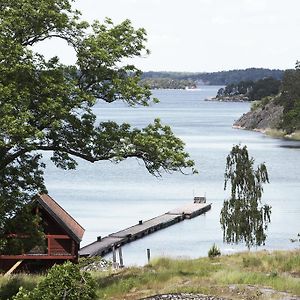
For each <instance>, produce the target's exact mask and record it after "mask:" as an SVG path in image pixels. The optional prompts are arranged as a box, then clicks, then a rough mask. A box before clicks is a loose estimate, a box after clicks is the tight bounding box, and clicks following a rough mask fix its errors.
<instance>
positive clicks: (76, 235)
mask: <svg viewBox="0 0 300 300" xmlns="http://www.w3.org/2000/svg"><path fill="white" fill-rule="evenodd" d="M36 201H37V202H38V203H39V204H40V205H41V206H42V207H43V208H44V209H45V210H46V211H47V212H48V213H49V214H50V215H51V216H52V217H53V218H54V220H55V221H56V222H57V223H58V224H60V226H62V227H63V229H64V230H65V231H66V232H67V233H68V234H69V235H70V236H71V237H72V238H73V239H74V240H75V241H77V242H78V243H80V241H81V240H82V236H83V234H84V231H85V230H84V228H83V227H82V226H81V225H80V224H79V223H78V222H76V221H75V220H74V219H73V218H72V217H71V216H70V215H69V214H68V213H67V212H66V211H65V210H64V209H63V208H62V207H61V206H60V205H59V204H58V203H57V202H56V201H55V200H54V199H53V198H51V197H50V196H49V195H47V194H39V195H37V198H36Z"/></svg>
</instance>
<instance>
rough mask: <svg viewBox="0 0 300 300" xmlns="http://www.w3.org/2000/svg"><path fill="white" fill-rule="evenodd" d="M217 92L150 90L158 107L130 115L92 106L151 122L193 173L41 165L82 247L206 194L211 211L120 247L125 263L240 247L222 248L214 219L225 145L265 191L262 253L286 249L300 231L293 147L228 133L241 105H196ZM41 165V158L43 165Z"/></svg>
mask: <svg viewBox="0 0 300 300" xmlns="http://www.w3.org/2000/svg"><path fill="white" fill-rule="evenodd" d="M218 88H219V87H217V86H207V87H202V89H200V90H196V91H185V90H156V91H154V92H153V94H154V96H155V97H158V98H159V99H160V101H161V102H160V103H159V104H157V105H153V106H151V107H148V108H144V107H138V108H130V107H127V106H126V105H125V104H123V103H113V104H106V103H99V104H98V105H97V106H96V107H95V113H96V115H97V117H98V120H99V121H104V120H114V121H117V122H119V123H121V122H129V123H131V124H133V125H134V126H137V127H142V126H146V125H147V124H149V123H150V122H151V121H152V120H153V119H154V118H157V117H159V118H161V120H162V122H164V123H167V124H169V125H171V126H172V128H173V131H174V132H175V133H176V135H178V136H179V137H180V138H182V139H183V140H184V141H185V143H186V149H187V151H188V152H189V153H190V155H191V157H192V158H193V159H194V160H195V162H196V166H197V169H198V170H199V174H197V175H187V176H185V175H182V174H171V175H170V174H163V176H162V178H155V177H153V176H151V175H149V174H148V173H147V171H146V170H145V168H144V167H143V164H142V162H139V161H137V160H135V159H129V160H126V161H123V162H121V163H120V164H117V165H115V164H113V163H110V162H99V163H95V164H90V163H88V162H84V161H80V163H79V166H78V169H77V170H75V171H62V170H59V169H57V168H55V167H54V166H53V165H52V164H51V163H48V164H47V170H46V184H47V187H48V191H49V194H50V195H51V196H53V197H54V199H56V200H57V201H58V202H59V203H60V204H61V205H62V206H63V207H64V208H65V209H66V210H67V211H68V212H70V214H71V215H72V216H73V217H74V218H75V219H77V220H78V222H79V223H80V224H81V225H82V226H83V227H84V228H85V229H86V232H85V235H84V239H83V241H82V244H81V245H82V246H83V245H86V244H88V243H90V242H92V241H94V240H95V239H96V237H97V236H99V235H101V236H105V235H107V234H110V233H112V232H115V231H118V230H120V229H123V228H126V227H128V226H131V225H134V224H136V223H137V222H138V220H146V219H148V218H152V217H154V216H156V215H159V214H162V213H165V212H167V211H168V210H170V209H173V208H175V207H177V206H181V205H184V204H186V203H188V202H191V201H192V198H193V195H204V194H206V196H207V199H208V201H209V202H212V209H211V211H209V212H207V213H206V214H205V215H202V216H199V217H197V218H195V219H192V220H187V221H184V222H182V223H179V224H176V225H174V226H172V227H169V228H167V229H164V230H162V231H159V232H156V233H154V234H152V235H150V236H148V237H145V238H143V239H141V240H138V241H136V242H134V243H132V244H129V245H126V246H124V247H123V256H124V261H125V264H127V265H128V264H137V265H142V264H144V263H146V249H147V248H150V249H151V254H152V257H153V256H163V255H165V256H174V257H178V256H179V257H199V256H206V255H207V252H208V249H209V248H210V247H211V246H212V244H213V243H216V244H217V245H218V246H219V247H220V248H221V251H222V253H231V252H236V251H239V250H244V249H245V248H244V247H243V246H241V245H238V246H236V245H228V244H223V242H222V232H221V229H220V224H219V215H220V210H221V207H222V202H223V200H224V199H225V198H226V197H227V196H228V193H226V192H224V191H223V183H224V178H223V176H224V169H225V158H226V156H227V154H228V153H229V151H230V150H231V148H232V146H233V145H235V144H238V143H241V144H243V145H244V144H246V145H247V146H248V149H249V152H250V154H251V155H252V156H253V157H254V158H255V161H256V163H257V164H258V163H261V162H265V163H266V165H267V167H268V171H269V175H270V184H269V185H268V186H266V187H265V193H264V196H263V201H265V202H267V203H268V204H270V205H271V206H272V216H271V217H272V223H271V224H270V226H269V230H268V239H267V242H266V245H265V246H264V247H263V249H290V248H294V247H296V246H297V245H295V244H293V243H291V242H290V240H289V239H290V238H293V237H295V236H296V235H297V233H298V232H300V183H299V182H300V180H299V179H300V163H299V158H300V142H292V141H284V140H280V139H272V138H269V137H267V136H265V135H263V134H260V133H255V132H249V131H243V130H236V129H232V127H231V125H232V123H233V122H234V120H236V119H237V118H238V117H239V116H240V115H242V114H243V113H245V112H247V111H248V110H249V106H250V105H249V104H248V103H218V102H208V101H204V99H205V98H208V97H212V96H215V94H216V92H217V90H218ZM46 159H47V158H46Z"/></svg>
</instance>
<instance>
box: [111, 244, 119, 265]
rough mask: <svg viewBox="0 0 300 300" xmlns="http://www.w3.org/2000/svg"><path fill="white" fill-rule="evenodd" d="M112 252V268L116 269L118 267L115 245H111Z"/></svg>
mask: <svg viewBox="0 0 300 300" xmlns="http://www.w3.org/2000/svg"><path fill="white" fill-rule="evenodd" d="M112 252H113V263H112V266H113V268H114V269H116V268H117V267H118V264H117V253H116V246H115V245H112Z"/></svg>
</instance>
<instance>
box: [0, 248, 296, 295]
mask: <svg viewBox="0 0 300 300" xmlns="http://www.w3.org/2000/svg"><path fill="white" fill-rule="evenodd" d="M92 275H93V277H94V279H95V281H96V284H97V295H98V298H99V299H114V300H118V299H131V300H134V299H141V298H143V297H147V296H150V295H155V294H162V293H172V292H173V293H176V292H178V293H181V292H189V293H203V294H207V295H214V296H223V297H228V298H230V299H241V298H243V299H278V297H280V295H281V292H287V293H290V294H294V295H298V296H300V250H297V251H281V252H279V251H276V252H266V251H263V252H246V253H239V254H236V255H230V256H221V257H218V258H214V259H209V258H199V259H194V260H174V259H168V258H159V259H155V260H153V261H152V262H151V264H150V265H147V266H145V267H141V268H137V267H134V268H125V269H122V270H118V271H108V272H94V273H92ZM41 278H42V277H39V276H33V275H30V276H29V275H18V276H13V277H11V278H10V279H6V278H4V277H0V299H1V300H2V299H8V298H9V297H11V295H13V294H15V293H16V292H17V290H18V288H19V286H21V285H22V286H24V287H25V288H27V289H32V288H33V287H34V286H35V285H36V283H37V282H38V280H40V279H41ZM262 288H269V289H271V291H272V295H271V296H270V295H269V294H268V295H267V296H266V295H265V294H264V293H263V289H262ZM273 290H274V291H273Z"/></svg>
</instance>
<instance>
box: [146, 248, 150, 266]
mask: <svg viewBox="0 0 300 300" xmlns="http://www.w3.org/2000/svg"><path fill="white" fill-rule="evenodd" d="M147 259H148V264H149V263H150V259H151V254H150V249H147Z"/></svg>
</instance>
